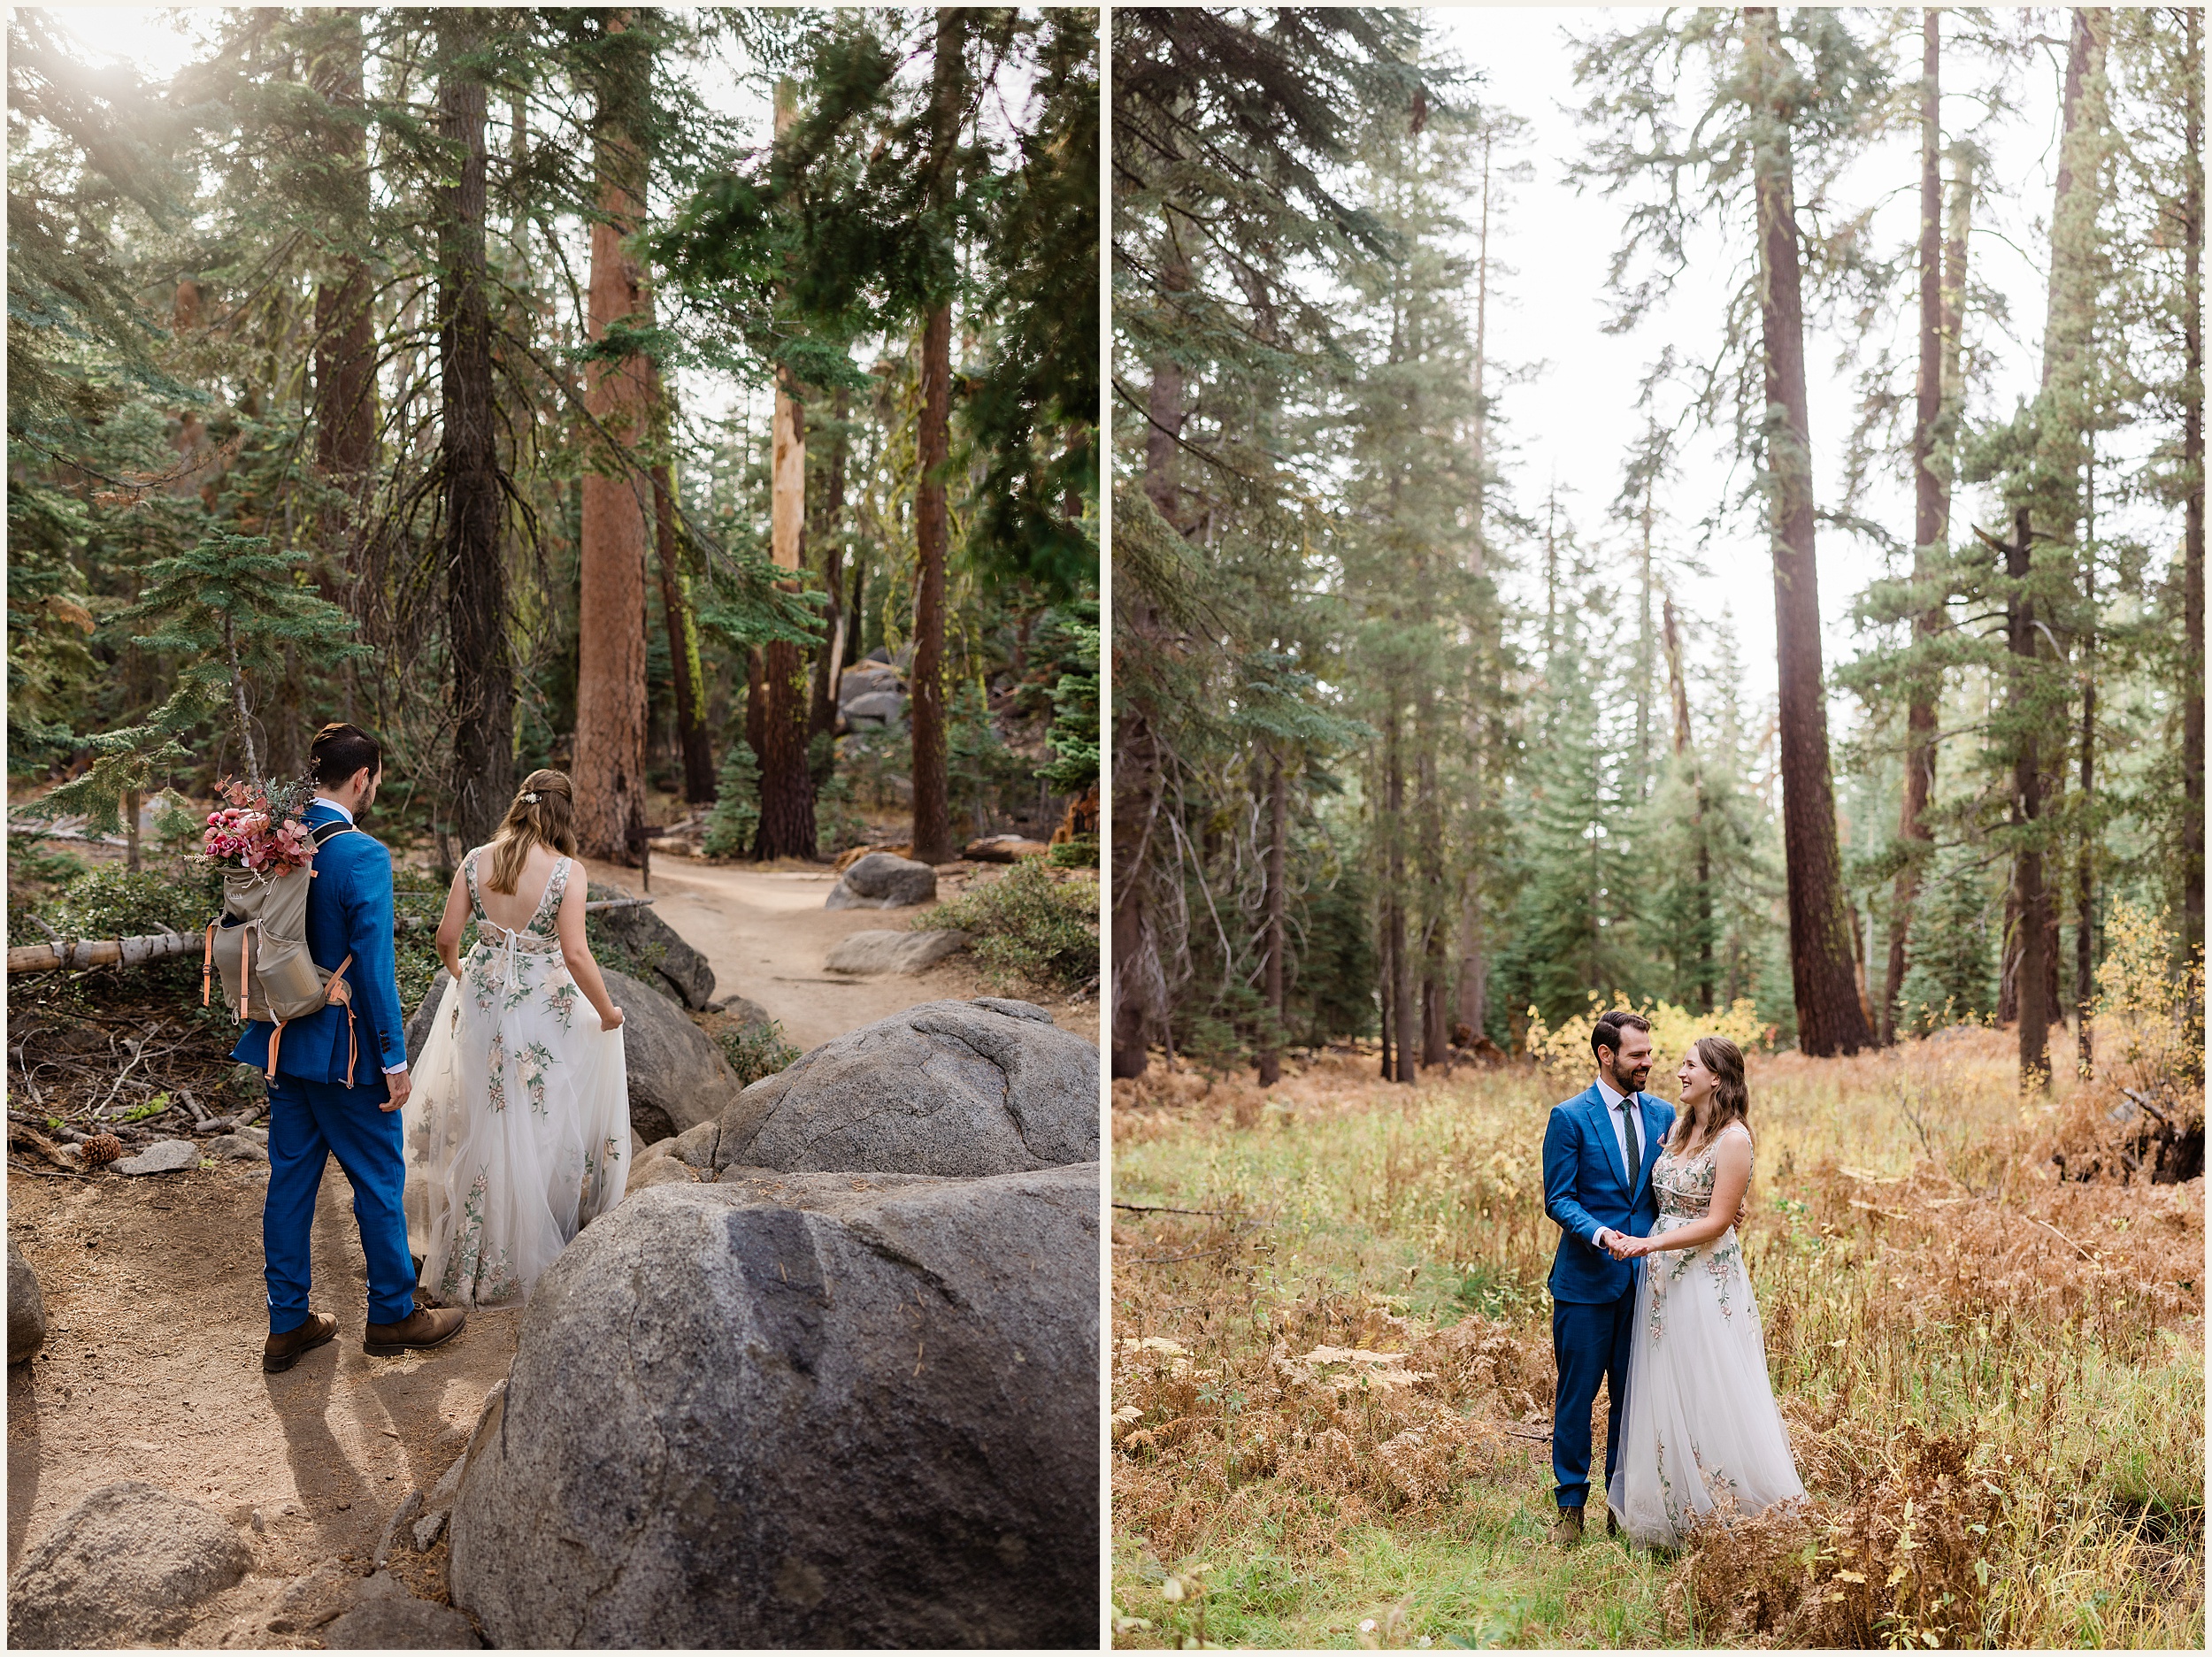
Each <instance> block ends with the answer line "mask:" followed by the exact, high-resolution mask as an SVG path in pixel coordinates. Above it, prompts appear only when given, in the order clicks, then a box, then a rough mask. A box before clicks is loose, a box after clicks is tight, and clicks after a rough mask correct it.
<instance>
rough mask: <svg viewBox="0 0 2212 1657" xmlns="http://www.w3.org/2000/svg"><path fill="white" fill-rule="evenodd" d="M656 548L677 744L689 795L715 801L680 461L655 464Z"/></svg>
mask: <svg viewBox="0 0 2212 1657" xmlns="http://www.w3.org/2000/svg"><path fill="white" fill-rule="evenodd" d="M653 553H654V562H655V563H656V564H657V565H658V566H659V569H660V578H661V619H662V622H663V624H664V626H665V627H666V629H667V633H668V664H669V669H670V671H671V674H672V677H673V678H674V679H675V683H676V746H677V748H678V750H679V751H680V753H681V754H682V756H683V762H684V800H685V802H686V803H687V804H690V805H695V806H700V805H711V804H713V803H714V799H715V795H716V794H717V792H718V789H717V786H716V781H715V775H714V748H713V745H712V742H711V740H710V733H709V732H708V730H707V710H706V702H705V692H706V687H705V675H704V674H703V672H702V671H701V668H700V663H699V629H698V622H697V619H696V618H695V616H694V615H693V613H692V607H691V595H690V592H689V587H690V583H689V582H688V581H687V579H685V576H684V572H683V565H682V563H681V556H680V553H679V552H678V550H677V538H676V466H675V463H674V462H673V461H672V460H668V459H665V458H664V459H662V460H660V461H657V463H655V464H654V467H653Z"/></svg>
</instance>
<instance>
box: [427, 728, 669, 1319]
mask: <svg viewBox="0 0 2212 1657" xmlns="http://www.w3.org/2000/svg"><path fill="white" fill-rule="evenodd" d="M573 803H574V801H573V794H572V790H571V788H570V785H569V780H568V779H567V778H566V777H565V776H564V775H563V774H562V773H561V772H559V771H533V772H532V773H531V774H530V776H529V778H528V779H526V781H525V782H524V783H523V785H522V787H521V789H520V791H519V792H518V793H517V794H516V795H515V799H514V802H513V804H511V806H509V807H508V809H507V816H506V817H505V819H504V820H503V822H502V823H501V824H500V825H499V832H498V834H497V835H496V836H495V838H494V839H493V840H492V842H491V844H490V845H488V846H480V847H478V848H476V849H475V850H473V851H472V852H470V853H469V854H468V855H467V856H465V857H464V858H462V860H461V866H460V868H459V869H458V870H457V871H455V873H454V876H453V887H452V890H451V891H450V892H449V894H447V897H446V906H445V914H444V917H442V919H441V920H440V922H439V923H438V954H439V955H440V956H441V957H442V959H443V960H444V962H445V964H446V972H447V977H445V978H443V979H442V981H441V986H440V988H439V989H438V991H437V992H436V993H437V994H438V996H439V1001H438V1009H437V1012H436V1013H435V1015H434V1017H433V1019H432V1022H431V1027H430V1036H429V1039H428V1040H427V1041H426V1043H425V1044H424V1047H423V1052H422V1057H421V1058H420V1060H419V1061H418V1062H417V1064H416V1066H415V1081H414V1088H413V1092H412V1093H411V1096H410V1097H409V1099H408V1101H407V1104H406V1106H405V1112H406V1115H405V1129H404V1133H405V1139H406V1147H407V1184H406V1188H405V1194H404V1198H403V1207H404V1208H405V1211H406V1215H407V1237H408V1247H409V1250H410V1252H411V1253H412V1254H416V1255H419V1257H420V1258H421V1260H422V1262H423V1264H422V1272H421V1278H420V1281H421V1285H422V1287H423V1288H424V1289H426V1290H427V1291H429V1293H432V1294H434V1295H435V1296H436V1297H437V1298H438V1299H439V1300H441V1301H442V1302H443V1303H444V1304H446V1305H448V1306H476V1305H480V1304H486V1303H497V1302H501V1301H508V1300H517V1299H520V1298H525V1297H526V1296H527V1295H528V1294H529V1293H530V1290H531V1287H532V1285H534V1284H535V1283H536V1282H537V1280H538V1277H539V1276H540V1275H541V1273H542V1272H543V1271H544V1270H545V1269H546V1268H547V1267H548V1266H549V1265H551V1264H552V1263H553V1262H554V1260H555V1259H556V1258H557V1256H558V1255H559V1254H560V1252H561V1250H562V1249H564V1248H565V1247H567V1246H568V1244H569V1243H570V1242H571V1241H572V1239H574V1238H575V1235H576V1233H577V1231H579V1230H580V1229H581V1228H582V1227H583V1225H584V1224H585V1223H586V1222H588V1221H589V1220H590V1219H592V1218H593V1217H594V1216H596V1215H598V1214H601V1213H603V1212H604V1211H605V1210H606V1209H608V1208H612V1207H613V1206H614V1204H615V1203H616V1202H617V1201H619V1200H620V1198H621V1196H622V1191H623V1184H624V1181H625V1179H626V1176H627V1174H628V1171H629V1149H630V1103H629V1082H628V1077H627V1072H626V1069H625V1065H624V1058H623V1048H622V1033H621V1026H622V1012H621V1009H619V1008H618V1007H616V1006H615V1004H614V1002H613V1001H612V999H611V998H610V997H609V995H608V993H607V986H606V981H605V979H604V978H602V977H601V976H600V972H599V965H598V963H597V962H595V960H593V959H592V954H591V948H590V946H589V945H588V944H587V943H586V942H585V940H584V899H585V888H586V886H587V884H588V882H587V881H586V879H585V878H584V873H583V871H582V869H581V868H580V866H579V864H578V863H577V862H576V856H575V854H576V839H575V836H574V834H573V833H572V832H571V831H570V827H569V818H570V815H571V813H572V809H573ZM472 916H473V917H475V920H476V931H477V941H476V945H475V947H473V948H472V949H471V950H470V951H469V953H468V955H467V956H466V957H465V958H464V957H463V955H462V954H461V934H462V932H463V930H464V928H465V926H466V925H467V924H468V921H469V918H470V917H472Z"/></svg>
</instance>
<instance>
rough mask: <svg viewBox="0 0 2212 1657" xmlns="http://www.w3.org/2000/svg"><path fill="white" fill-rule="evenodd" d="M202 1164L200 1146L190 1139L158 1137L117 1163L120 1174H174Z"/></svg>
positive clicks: (116, 1166)
mask: <svg viewBox="0 0 2212 1657" xmlns="http://www.w3.org/2000/svg"><path fill="white" fill-rule="evenodd" d="M199 1165H200V1147H198V1146H196V1145H195V1144H193V1143H192V1141H191V1140H189V1139H156V1140H155V1141H154V1142H153V1143H152V1144H151V1145H150V1146H148V1147H146V1148H145V1149H144V1150H142V1151H141V1152H139V1154H138V1155H135V1156H126V1157H124V1158H123V1159H122V1160H121V1161H119V1162H117V1163H116V1164H115V1171H116V1172H117V1173H119V1174H173V1173H176V1172H179V1171H180V1170H183V1169H187V1168H197V1167H198V1166H199Z"/></svg>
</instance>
